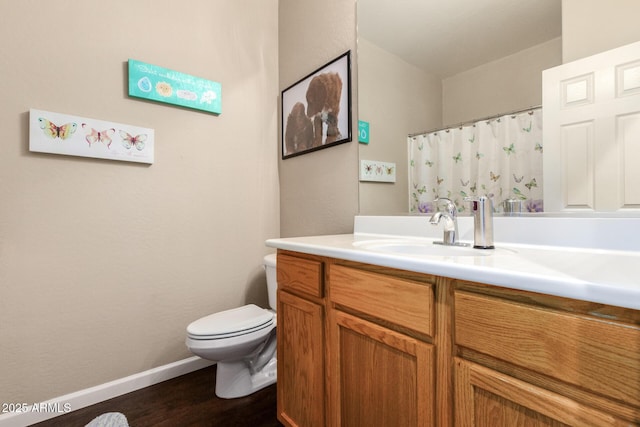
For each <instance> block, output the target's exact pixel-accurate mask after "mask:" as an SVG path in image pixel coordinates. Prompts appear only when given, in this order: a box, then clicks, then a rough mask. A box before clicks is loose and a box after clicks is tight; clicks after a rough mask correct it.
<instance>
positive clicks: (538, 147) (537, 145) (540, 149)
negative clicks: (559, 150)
mask: <svg viewBox="0 0 640 427" xmlns="http://www.w3.org/2000/svg"><path fill="white" fill-rule="evenodd" d="M535 150H536V151H539V152H541V153H542V144H540V143H539V142H536V147H535Z"/></svg>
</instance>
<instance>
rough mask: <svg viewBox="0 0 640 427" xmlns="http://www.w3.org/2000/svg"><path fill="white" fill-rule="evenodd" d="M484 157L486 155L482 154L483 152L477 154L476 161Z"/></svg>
mask: <svg viewBox="0 0 640 427" xmlns="http://www.w3.org/2000/svg"><path fill="white" fill-rule="evenodd" d="M482 157H484V154H482V153H481V152H479V151H478V152H476V159H478V160H480V159H481V158H482Z"/></svg>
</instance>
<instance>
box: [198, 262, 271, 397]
mask: <svg viewBox="0 0 640 427" xmlns="http://www.w3.org/2000/svg"><path fill="white" fill-rule="evenodd" d="M275 267H276V255H275V254H272V255H267V256H265V257H264V268H265V271H266V274H267V290H268V294H269V304H270V306H271V308H272V309H273V310H268V309H264V308H260V307H258V306H256V305H254V304H247V305H244V306H242V307H238V308H233V309H230V310H225V311H221V312H218V313H214V314H211V315H208V316H205V317H202V318H200V319H198V320H196V321H194V322H192V323H190V324H189V326H187V339H186V345H187V347H188V348H189V350H190V351H191V352H192V353H193V354H195V355H196V356H200V357H202V358H203V359H207V360H212V361H215V362H216V364H217V368H216V396H218V397H221V398H225V399H231V398H236V397H243V396H248V395H249V394H252V393H254V392H256V391H258V390H261V389H263V388H264V387H267V386H269V385H271V384H274V383H275V382H276V378H277V374H276V372H277V371H276V364H277V362H276V314H275V308H276V307H275V306H276V290H277V283H276V281H275V278H276V274H275Z"/></svg>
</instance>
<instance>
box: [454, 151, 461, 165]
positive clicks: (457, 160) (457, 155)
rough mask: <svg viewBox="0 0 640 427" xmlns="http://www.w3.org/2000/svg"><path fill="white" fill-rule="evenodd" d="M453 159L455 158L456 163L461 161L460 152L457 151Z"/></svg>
mask: <svg viewBox="0 0 640 427" xmlns="http://www.w3.org/2000/svg"><path fill="white" fill-rule="evenodd" d="M453 160H455V162H456V163H458V162H461V161H462V153H458V154H456V155H455V156H453Z"/></svg>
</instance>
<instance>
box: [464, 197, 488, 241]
mask: <svg viewBox="0 0 640 427" xmlns="http://www.w3.org/2000/svg"><path fill="white" fill-rule="evenodd" d="M465 200H466V201H468V202H471V213H472V214H473V247H474V248H477V249H494V248H495V246H493V202H492V201H491V199H490V198H489V197H486V196H480V197H465Z"/></svg>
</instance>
